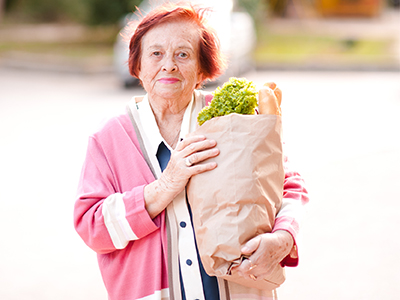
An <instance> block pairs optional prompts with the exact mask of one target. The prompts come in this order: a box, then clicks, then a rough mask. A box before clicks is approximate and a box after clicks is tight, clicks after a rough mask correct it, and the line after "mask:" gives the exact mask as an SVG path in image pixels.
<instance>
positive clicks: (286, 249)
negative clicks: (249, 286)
mask: <svg viewBox="0 0 400 300" xmlns="http://www.w3.org/2000/svg"><path fill="white" fill-rule="evenodd" d="M241 252H242V254H243V255H249V256H250V257H249V258H248V259H245V260H243V262H242V263H241V264H240V265H239V266H237V267H236V268H234V271H236V272H238V273H239V274H240V275H242V276H243V277H245V278H246V279H253V280H257V279H263V278H267V277H268V276H270V275H271V274H272V271H273V270H274V269H275V267H276V266H277V265H278V264H279V263H280V262H281V261H282V260H283V259H284V258H285V257H286V256H287V255H288V254H289V253H290V255H291V256H292V257H297V252H296V250H295V248H294V247H293V237H292V235H291V234H290V233H289V232H287V231H284V230H277V231H275V232H274V233H264V234H260V235H258V236H256V237H255V238H253V239H251V240H249V241H248V242H247V243H246V244H245V245H244V246H243V247H242V249H241Z"/></svg>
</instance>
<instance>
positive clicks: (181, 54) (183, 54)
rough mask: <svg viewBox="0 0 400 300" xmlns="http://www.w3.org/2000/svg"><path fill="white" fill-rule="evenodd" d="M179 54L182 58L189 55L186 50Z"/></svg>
mask: <svg viewBox="0 0 400 300" xmlns="http://www.w3.org/2000/svg"><path fill="white" fill-rule="evenodd" d="M178 56H179V57H180V58H186V57H188V55H187V54H186V53H184V52H181V53H179V54H178Z"/></svg>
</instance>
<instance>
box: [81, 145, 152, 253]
mask: <svg viewBox="0 0 400 300" xmlns="http://www.w3.org/2000/svg"><path fill="white" fill-rule="evenodd" d="M106 147H107V145H106V146H104V145H101V144H100V143H99V142H98V141H97V139H96V138H95V137H91V138H90V139H89V145H88V150H87V156H86V159H85V162H84V165H83V168H82V173H81V178H80V181H79V185H78V196H77V200H76V202H75V207H74V225H75V229H76V231H77V232H78V234H79V235H80V236H81V238H82V239H83V240H84V242H85V243H86V244H87V245H88V246H89V247H90V248H92V249H93V250H94V251H96V252H97V253H109V252H112V251H114V250H116V249H122V248H124V247H126V245H127V244H128V243H129V242H130V241H133V240H138V239H141V238H143V237H145V236H147V235H149V234H150V233H152V232H154V231H155V230H157V229H158V228H159V226H160V224H159V223H160V219H159V216H158V217H156V218H155V219H154V220H152V219H151V218H150V216H149V215H148V213H147V211H146V209H145V202H144V196H143V189H144V186H145V185H146V184H147V183H148V181H151V179H150V178H148V177H149V176H147V178H146V177H145V176H137V175H135V173H134V172H128V171H126V169H124V168H126V167H125V165H129V163H127V162H126V161H125V162H124V161H123V160H124V159H123V157H122V156H123V153H122V154H121V153H114V154H113V155H107V153H106V152H107V151H105V149H104V148H106ZM110 152H111V151H110ZM119 157H120V158H119ZM119 161H120V162H119ZM137 172H138V173H140V172H139V171H137ZM118 173H120V174H118ZM126 173H130V174H126ZM119 177H123V178H125V177H126V178H127V182H130V183H131V186H128V185H127V184H124V182H122V181H120V180H119V179H118V178H119Z"/></svg>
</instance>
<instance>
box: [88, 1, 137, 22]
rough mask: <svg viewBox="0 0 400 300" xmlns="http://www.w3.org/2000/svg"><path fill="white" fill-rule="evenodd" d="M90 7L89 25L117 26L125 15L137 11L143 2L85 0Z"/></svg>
mask: <svg viewBox="0 0 400 300" xmlns="http://www.w3.org/2000/svg"><path fill="white" fill-rule="evenodd" d="M83 1H85V2H86V3H87V6H88V8H89V9H88V11H89V13H88V18H87V23H89V24H93V25H99V24H113V23H114V24H115V23H117V22H118V21H119V20H120V19H121V18H122V17H123V16H124V15H126V14H128V13H131V12H133V11H134V10H135V6H138V5H139V4H140V2H141V0H113V1H110V0H83Z"/></svg>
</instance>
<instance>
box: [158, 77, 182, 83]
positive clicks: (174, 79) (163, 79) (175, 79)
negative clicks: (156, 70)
mask: <svg viewBox="0 0 400 300" xmlns="http://www.w3.org/2000/svg"><path fill="white" fill-rule="evenodd" d="M178 81H179V79H178V78H171V77H165V78H160V79H158V82H160V83H164V84H173V83H176V82H178Z"/></svg>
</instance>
